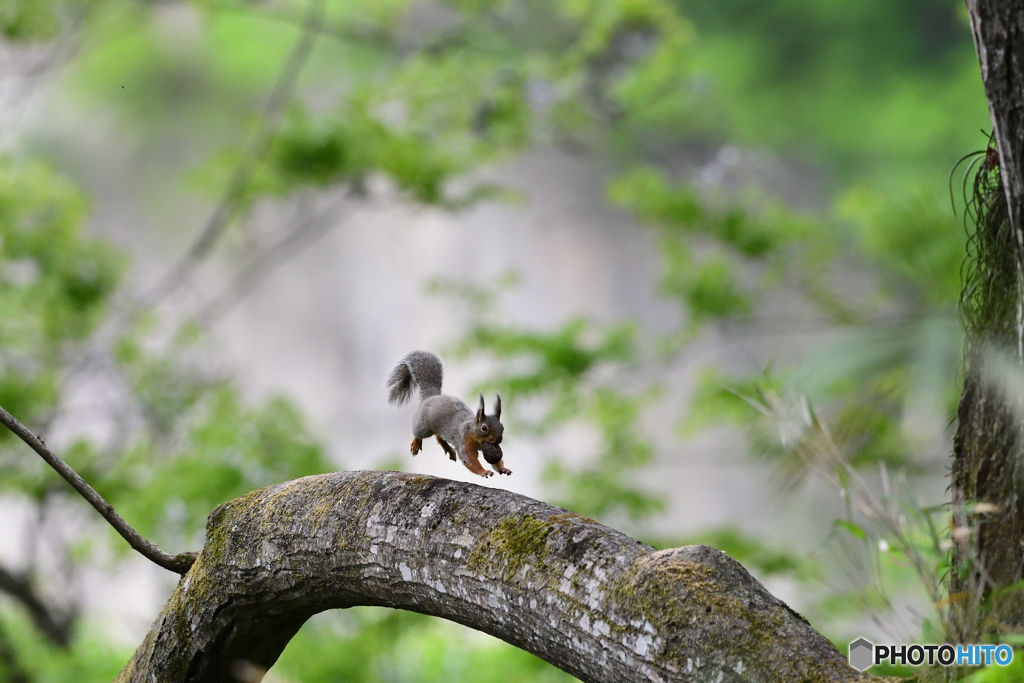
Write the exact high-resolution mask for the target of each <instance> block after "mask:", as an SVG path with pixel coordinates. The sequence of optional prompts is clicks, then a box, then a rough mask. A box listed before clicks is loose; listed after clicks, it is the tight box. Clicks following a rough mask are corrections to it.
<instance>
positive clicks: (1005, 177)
mask: <svg viewBox="0 0 1024 683" xmlns="http://www.w3.org/2000/svg"><path fill="white" fill-rule="evenodd" d="M967 10H968V13H969V15H970V21H971V32H972V34H973V36H974V45H975V48H976V50H977V54H978V60H979V63H980V65H981V76H982V80H983V82H984V85H985V94H986V96H987V98H988V103H989V112H990V114H991V118H992V127H993V128H992V131H993V132H992V146H991V147H990V149H989V150H988V151H987V153H986V155H985V157H984V160H983V161H982V163H981V164H980V166H979V171H978V175H977V178H976V179H975V185H974V190H975V192H974V199H973V202H974V203H973V205H972V206H971V207H970V208H971V210H972V213H973V218H975V221H974V222H975V227H974V233H973V234H972V236H971V240H970V244H969V250H968V263H967V269H966V279H965V283H964V293H963V297H962V306H961V310H962V312H963V318H964V322H965V325H966V327H967V330H966V331H967V345H968V352H967V357H966V359H965V368H966V371H965V375H964V389H963V394H962V396H961V399H960V406H959V409H958V412H957V421H958V424H957V431H956V436H955V438H954V455H953V466H952V481H951V490H952V502H953V516H954V517H953V518H954V552H953V570H952V573H951V577H950V592H951V598H952V605H953V609H952V615H953V617H954V618H953V623H952V627H953V629H952V631H953V632H952V633H950V634H949V637H950V639H952V640H957V641H976V640H978V639H979V638H981V637H982V636H985V635H988V634H991V633H995V632H998V631H1000V630H1005V629H1007V628H1012V629H1016V628H1019V627H1021V626H1024V594H1022V593H1021V592H1020V591H1017V590H1012V591H1005V590H1003V589H1006V588H1008V587H1010V586H1013V585H1015V584H1016V583H1018V582H1019V581H1020V580H1021V579H1022V574H1024V573H1022V569H1024V496H1022V495H1021V494H1022V493H1024V473H1022V467H1021V464H1022V456H1024V433H1022V429H1021V425H1022V424H1024V411H1022V406H1024V403H1022V400H1021V397H1022V396H1024V391H1022V388H1021V386H1020V384H1021V379H1022V378H1024V372H1022V370H1021V368H1022V361H1024V232H1022V229H1024V175H1022V170H1024V166H1022V164H1024V0H1010V1H1007V0H967Z"/></svg>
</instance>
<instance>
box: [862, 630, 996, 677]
mask: <svg viewBox="0 0 1024 683" xmlns="http://www.w3.org/2000/svg"><path fill="white" fill-rule="evenodd" d="M849 659H850V666H852V667H853V668H854V669H856V670H857V671H864V670H865V669H867V668H868V667H869V666H873V665H876V664H882V663H888V664H900V665H907V664H909V665H910V666H921V665H922V664H927V665H928V666H932V665H934V664H939V665H941V666H954V665H955V666H965V665H966V666H991V665H992V664H996V665H998V666H1006V665H1008V664H1009V663H1010V662H1012V661H1013V649H1012V648H1011V647H1010V646H1009V645H1006V644H1001V645H950V644H948V643H945V644H943V645H921V644H919V643H915V644H913V645H875V644H874V643H872V642H871V641H869V640H868V639H867V638H858V639H857V640H855V641H853V642H852V643H850V657H849Z"/></svg>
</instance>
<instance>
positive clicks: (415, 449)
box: [409, 439, 423, 456]
mask: <svg viewBox="0 0 1024 683" xmlns="http://www.w3.org/2000/svg"><path fill="white" fill-rule="evenodd" d="M422 448H423V439H413V440H412V444H410V445H409V450H410V451H412V454H413V455H414V456H415V455H416V454H417V453H419V452H420V450H421V449H422Z"/></svg>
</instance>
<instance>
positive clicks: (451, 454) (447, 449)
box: [434, 435, 456, 460]
mask: <svg viewBox="0 0 1024 683" xmlns="http://www.w3.org/2000/svg"><path fill="white" fill-rule="evenodd" d="M434 438H435V439H437V443H439V444H440V445H441V448H443V449H444V452H445V453H447V454H448V457H449V458H450V459H452V460H455V458H456V455H455V449H454V448H452V447H451V446H450V445H449V444H448V442H447V441H445V440H444V439H442V438H441V437H440V436H437V435H434Z"/></svg>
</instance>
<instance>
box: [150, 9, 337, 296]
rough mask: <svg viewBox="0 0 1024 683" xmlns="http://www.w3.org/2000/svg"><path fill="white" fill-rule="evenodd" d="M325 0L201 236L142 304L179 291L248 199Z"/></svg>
mask: <svg viewBox="0 0 1024 683" xmlns="http://www.w3.org/2000/svg"><path fill="white" fill-rule="evenodd" d="M324 4H325V0H310V3H309V9H308V11H307V13H306V18H305V21H304V22H303V27H302V34H301V35H300V36H299V40H298V41H297V42H296V44H295V47H294V48H292V52H291V54H289V55H288V59H287V60H286V61H285V63H284V66H282V67H281V72H280V73H279V74H278V77H277V82H276V83H275V84H274V88H273V90H271V92H270V96H269V97H268V98H267V102H266V104H265V105H264V107H263V112H262V116H261V117H260V120H259V124H258V125H259V127H258V129H257V131H256V133H255V134H254V135H253V138H252V140H251V141H250V142H249V144H248V145H247V146H246V149H245V150H244V151H243V153H242V158H241V160H240V161H239V162H238V165H237V166H235V170H234V172H233V173H232V175H231V179H230V181H229V182H228V187H227V190H225V192H224V196H223V197H222V198H221V200H220V203H219V204H218V205H217V207H216V208H215V209H214V211H213V214H212V215H211V216H210V219H209V220H208V221H207V223H206V226H205V227H204V228H203V231H202V232H201V233H200V235H199V238H198V239H197V240H196V241H195V242H194V243H193V244H192V246H191V247H190V248H189V250H188V251H187V252H186V253H185V255H184V256H183V257H182V258H181V260H180V261H179V262H178V263H177V265H175V266H174V267H173V268H172V269H171V270H170V272H168V273H167V275H165V276H164V277H163V279H161V280H160V281H159V282H158V283H157V284H156V286H155V287H154V288H153V289H152V291H151V292H150V293H149V294H148V296H145V297H143V300H142V306H143V307H144V308H149V307H152V306H153V305H155V304H156V303H158V302H159V301H160V300H162V299H163V298H165V297H166V296H168V295H170V294H171V293H173V292H174V291H176V290H177V289H178V288H179V287H180V286H181V285H182V284H184V283H185V282H186V281H187V280H188V278H189V277H190V276H191V275H192V274H193V273H194V272H195V270H196V268H198V267H199V265H200V264H201V263H202V262H203V260H204V259H205V258H206V257H207V256H208V255H209V253H210V251H211V250H212V249H213V247H214V245H215V244H216V243H217V241H218V240H219V239H220V237H221V235H223V234H224V231H225V230H226V229H227V227H228V225H229V224H230V223H231V219H232V218H233V217H234V215H235V213H236V211H237V210H238V209H239V208H240V206H241V205H242V203H243V200H244V198H245V190H246V188H247V187H248V186H249V183H250V182H251V181H252V178H253V175H254V174H255V172H256V169H257V167H258V166H259V163H260V162H261V161H262V160H263V158H264V157H265V156H266V154H267V152H268V151H269V150H270V145H271V143H272V141H273V139H274V134H275V133H276V131H277V127H278V125H279V124H280V122H281V118H282V115H283V113H284V108H285V106H286V105H287V104H288V102H289V101H291V98H292V95H293V93H294V92H295V84H296V81H297V80H298V77H299V73H300V72H301V71H302V68H303V67H304V66H305V65H306V62H307V61H308V60H309V56H310V54H312V51H313V46H314V45H315V44H316V39H317V36H318V35H319V34H320V26H321V24H322V23H323V16H324Z"/></svg>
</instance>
